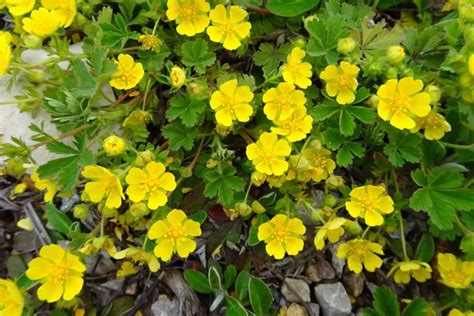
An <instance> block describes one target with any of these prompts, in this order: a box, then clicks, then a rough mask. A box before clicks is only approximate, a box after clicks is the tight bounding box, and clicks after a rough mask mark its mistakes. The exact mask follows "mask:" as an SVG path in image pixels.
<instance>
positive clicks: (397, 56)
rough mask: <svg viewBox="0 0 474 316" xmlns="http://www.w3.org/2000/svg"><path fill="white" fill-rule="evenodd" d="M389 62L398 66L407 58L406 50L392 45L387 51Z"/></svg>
mask: <svg viewBox="0 0 474 316" xmlns="http://www.w3.org/2000/svg"><path fill="white" fill-rule="evenodd" d="M387 58H388V61H389V62H390V63H392V64H398V63H399V62H401V61H402V60H403V58H405V50H404V49H403V47H401V46H399V45H392V46H390V47H389V48H388V49H387Z"/></svg>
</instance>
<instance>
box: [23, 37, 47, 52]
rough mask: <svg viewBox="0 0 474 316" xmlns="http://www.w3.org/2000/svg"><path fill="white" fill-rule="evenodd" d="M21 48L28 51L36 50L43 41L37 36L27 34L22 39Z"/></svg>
mask: <svg viewBox="0 0 474 316" xmlns="http://www.w3.org/2000/svg"><path fill="white" fill-rule="evenodd" d="M22 43H23V46H25V47H26V48H29V49H37V48H40V47H41V44H43V39H42V38H41V37H39V36H36V35H33V34H28V35H25V36H24V37H23V41H22Z"/></svg>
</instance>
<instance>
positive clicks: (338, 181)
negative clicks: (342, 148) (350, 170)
mask: <svg viewBox="0 0 474 316" xmlns="http://www.w3.org/2000/svg"><path fill="white" fill-rule="evenodd" d="M326 185H327V186H328V188H329V189H337V188H339V187H341V186H343V185H344V179H343V178H342V177H341V176H336V175H333V174H332V175H330V176H329V178H327V179H326Z"/></svg>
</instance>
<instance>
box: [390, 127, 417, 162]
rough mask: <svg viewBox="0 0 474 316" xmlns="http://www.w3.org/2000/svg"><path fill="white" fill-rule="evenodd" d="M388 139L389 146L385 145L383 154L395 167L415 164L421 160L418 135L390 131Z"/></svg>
mask: <svg viewBox="0 0 474 316" xmlns="http://www.w3.org/2000/svg"><path fill="white" fill-rule="evenodd" d="M388 139H389V144H387V145H385V147H384V148H383V152H384V153H385V154H386V155H387V156H388V160H389V161H390V162H391V163H392V165H394V166H395V167H402V166H403V165H404V164H405V162H412V163H415V162H419V161H420V160H421V157H422V152H421V149H420V143H421V139H422V137H421V136H420V135H418V134H411V133H409V132H402V131H395V130H394V129H390V130H389V131H388Z"/></svg>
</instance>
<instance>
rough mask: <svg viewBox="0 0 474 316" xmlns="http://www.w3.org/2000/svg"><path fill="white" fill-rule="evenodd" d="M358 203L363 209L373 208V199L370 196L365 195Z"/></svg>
mask: <svg viewBox="0 0 474 316" xmlns="http://www.w3.org/2000/svg"><path fill="white" fill-rule="evenodd" d="M360 204H361V205H362V208H363V209H364V210H365V211H370V210H372V209H373V208H374V199H373V198H372V197H371V196H366V197H364V198H363V199H361V200H360Z"/></svg>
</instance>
